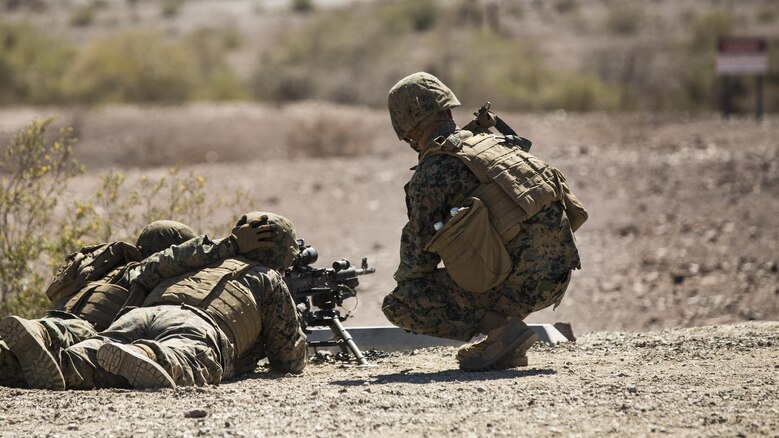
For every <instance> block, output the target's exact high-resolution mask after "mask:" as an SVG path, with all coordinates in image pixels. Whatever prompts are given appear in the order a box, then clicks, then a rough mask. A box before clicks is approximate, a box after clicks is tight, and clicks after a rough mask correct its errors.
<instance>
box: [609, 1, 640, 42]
mask: <svg viewBox="0 0 779 438" xmlns="http://www.w3.org/2000/svg"><path fill="white" fill-rule="evenodd" d="M642 15H643V10H642V8H641V6H640V2H624V3H623V2H616V3H611V4H609V6H608V11H607V17H606V28H607V29H608V30H609V31H611V32H612V33H615V34H620V35H632V34H635V33H636V32H638V29H639V26H640V25H641V19H642Z"/></svg>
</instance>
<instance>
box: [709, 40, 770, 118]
mask: <svg viewBox="0 0 779 438" xmlns="http://www.w3.org/2000/svg"><path fill="white" fill-rule="evenodd" d="M716 61H717V74H718V75H720V76H722V113H723V115H724V116H729V115H730V114H732V112H733V107H732V82H733V81H732V80H731V77H732V76H737V75H755V76H756V78H755V95H756V97H755V115H756V117H757V118H758V120H759V119H761V118H762V117H763V77H764V76H765V75H766V73H768V44H767V42H766V40H765V38H760V37H723V38H720V39H719V41H718V42H717V60H716Z"/></svg>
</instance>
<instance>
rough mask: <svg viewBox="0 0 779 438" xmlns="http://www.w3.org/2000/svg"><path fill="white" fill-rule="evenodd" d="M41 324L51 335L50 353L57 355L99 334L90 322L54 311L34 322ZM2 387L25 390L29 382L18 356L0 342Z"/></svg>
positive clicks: (0, 378) (0, 381)
mask: <svg viewBox="0 0 779 438" xmlns="http://www.w3.org/2000/svg"><path fill="white" fill-rule="evenodd" d="M33 321H35V322H37V323H40V324H41V325H42V326H43V327H44V328H45V329H46V332H47V333H48V335H49V339H50V340H51V344H50V345H49V351H51V352H52V354H54V355H56V354H57V352H58V351H59V350H60V349H62V348H68V347H70V346H71V345H74V344H77V343H79V342H81V341H83V340H85V339H89V338H91V337H92V336H95V335H96V334H97V331H96V330H95V329H94V327H92V324H90V323H89V322H87V321H85V320H83V319H81V318H79V317H77V316H76V315H73V314H71V313H68V312H63V311H59V310H52V311H50V312H48V314H47V316H46V317H44V318H40V319H35V320H33ZM0 385H2V386H12V387H18V388H23V387H26V386H27V382H25V380H24V376H23V375H22V368H21V366H20V365H19V361H18V360H17V359H16V356H15V355H14V354H13V353H12V352H11V351H10V350H8V346H7V345H6V344H5V342H3V341H2V340H0Z"/></svg>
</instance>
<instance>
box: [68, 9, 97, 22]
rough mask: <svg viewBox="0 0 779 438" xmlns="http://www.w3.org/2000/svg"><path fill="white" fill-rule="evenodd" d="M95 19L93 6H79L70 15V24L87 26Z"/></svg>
mask: <svg viewBox="0 0 779 438" xmlns="http://www.w3.org/2000/svg"><path fill="white" fill-rule="evenodd" d="M94 21H95V11H94V10H93V8H92V6H88V5H85V6H80V7H77V8H76V9H75V10H74V11H73V13H72V14H71V15H70V25H71V26H76V27H87V26H89V25H90V24H92V23H93V22H94Z"/></svg>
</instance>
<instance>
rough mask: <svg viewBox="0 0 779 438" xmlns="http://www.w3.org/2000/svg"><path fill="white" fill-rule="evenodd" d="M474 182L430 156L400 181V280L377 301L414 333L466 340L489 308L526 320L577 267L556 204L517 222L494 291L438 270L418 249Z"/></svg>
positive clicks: (455, 162)
mask: <svg viewBox="0 0 779 438" xmlns="http://www.w3.org/2000/svg"><path fill="white" fill-rule="evenodd" d="M450 132H451V129H450ZM444 134H448V133H446V132H437V133H436V134H435V135H431V139H434V138H435V137H436V136H438V135H444ZM431 141H432V140H431ZM429 146H430V144H428V145H427V146H426V147H429ZM420 155H421V154H420ZM478 185H479V181H478V180H477V179H476V177H475V176H474V175H473V173H471V171H470V170H469V169H468V168H467V166H466V165H465V164H464V163H463V162H462V161H461V160H460V159H458V158H455V157H451V156H445V155H434V156H431V157H429V158H427V159H425V160H423V161H422V162H421V163H420V164H419V166H418V167H417V169H416V171H415V173H414V175H413V176H412V178H411V180H410V181H409V183H408V184H407V186H406V206H407V209H408V218H409V221H408V223H407V224H406V226H405V227H404V228H403V233H402V235H401V245H400V246H401V248H400V266H399V267H398V270H397V271H396V272H395V280H396V281H397V282H398V285H397V287H396V288H395V290H394V291H393V292H392V293H390V294H389V295H387V296H386V297H385V299H384V304H383V306H382V310H383V311H384V314H385V315H386V316H387V318H388V319H389V320H390V321H391V322H392V323H393V324H395V325H397V326H399V327H402V328H404V329H406V330H409V331H412V332H414V333H420V334H427V335H432V336H438V337H444V338H450V339H458V340H463V341H467V340H468V339H470V338H471V337H472V336H474V335H476V334H478V333H479V329H478V327H477V326H478V323H479V321H480V320H481V318H482V317H483V316H484V315H485V313H486V312H487V311H489V310H492V311H495V312H498V313H501V314H504V315H510V316H517V317H520V318H525V317H526V316H527V315H529V314H530V313H531V312H534V311H537V310H540V309H543V308H545V307H548V306H550V305H553V304H556V303H559V300H560V299H562V295H563V294H564V292H565V289H566V288H567V285H568V281H569V279H570V271H571V270H572V269H575V268H578V267H580V261H579V254H578V251H577V249H576V243H575V240H574V236H573V232H572V231H571V230H570V226H569V224H568V219H567V217H566V216H565V213H564V211H563V208H562V206H561V205H560V204H559V203H553V204H551V205H550V206H549V207H547V208H546V209H544V210H542V211H541V212H540V213H538V214H536V215H535V216H533V217H532V218H530V219H528V220H527V221H525V222H524V223H523V229H522V231H521V232H520V233H519V234H518V235H517V236H516V237H515V238H514V239H513V240H512V241H511V242H509V244H508V245H507V250H508V252H509V255H510V257H511V260H512V263H513V268H512V272H511V273H510V274H509V276H508V278H507V279H506V280H505V281H504V282H503V283H501V284H500V285H499V286H497V287H496V288H494V289H492V290H490V291H488V292H486V293H482V294H474V293H470V292H467V291H465V290H463V289H461V288H460V287H458V286H457V285H456V284H455V283H454V282H453V281H452V280H451V278H449V276H448V274H446V271H445V270H444V269H437V266H438V263H439V262H440V258H439V256H438V255H437V254H435V253H430V252H427V251H425V250H424V248H425V246H426V245H427V243H428V242H429V241H430V239H431V238H432V236H433V234H434V233H435V229H434V228H433V224H434V223H435V222H438V221H445V220H446V218H448V217H449V215H450V213H449V210H450V208H452V207H457V206H459V205H461V204H462V202H463V201H464V199H465V198H466V197H467V196H468V194H469V193H470V192H472V191H473V190H474V189H475V188H476V187H477V186H478Z"/></svg>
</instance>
